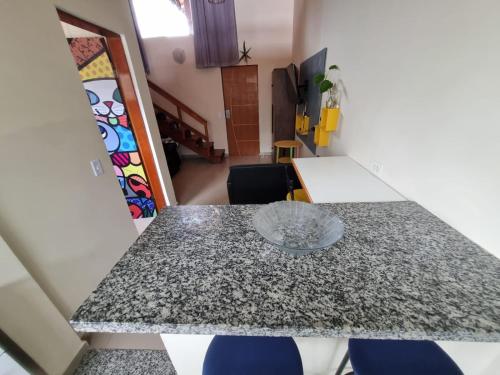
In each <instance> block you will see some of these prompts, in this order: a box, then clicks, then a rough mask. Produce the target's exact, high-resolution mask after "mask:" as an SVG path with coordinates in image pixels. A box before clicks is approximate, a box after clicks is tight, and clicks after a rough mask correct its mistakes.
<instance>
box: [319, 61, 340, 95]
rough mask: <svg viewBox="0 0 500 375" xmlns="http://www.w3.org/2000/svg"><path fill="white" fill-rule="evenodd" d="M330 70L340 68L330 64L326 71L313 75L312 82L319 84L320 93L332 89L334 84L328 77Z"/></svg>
mask: <svg viewBox="0 0 500 375" xmlns="http://www.w3.org/2000/svg"><path fill="white" fill-rule="evenodd" d="M332 70H340V68H339V67H338V66H337V65H330V67H329V68H328V71H327V72H325V73H320V74H316V75H315V76H314V83H315V84H316V85H318V86H319V91H320V92H321V93H322V94H323V93H324V92H327V91H328V90H330V89H332V88H333V86H334V83H333V82H332V81H330V80H329V79H328V74H329V73H330V72H331V71H332Z"/></svg>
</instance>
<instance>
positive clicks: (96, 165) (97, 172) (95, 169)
mask: <svg viewBox="0 0 500 375" xmlns="http://www.w3.org/2000/svg"><path fill="white" fill-rule="evenodd" d="M90 166H91V168H92V173H94V176H96V177H97V176H102V175H103V174H104V170H103V169H102V164H101V161H100V160H99V159H95V160H91V161H90Z"/></svg>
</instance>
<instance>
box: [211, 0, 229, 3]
mask: <svg viewBox="0 0 500 375" xmlns="http://www.w3.org/2000/svg"><path fill="white" fill-rule="evenodd" d="M225 1H226V0H208V2H209V3H210V4H222V3H223V2H225Z"/></svg>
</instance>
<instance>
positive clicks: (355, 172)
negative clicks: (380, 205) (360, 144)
mask: <svg viewBox="0 0 500 375" xmlns="http://www.w3.org/2000/svg"><path fill="white" fill-rule="evenodd" d="M292 164H293V166H294V168H295V171H296V172H297V174H298V176H299V179H300V181H301V183H302V187H303V189H304V190H306V193H307V195H308V197H309V200H310V201H311V202H312V203H342V202H390V201H404V200H406V199H405V198H404V197H403V196H402V195H400V194H399V193H398V192H397V191H395V190H394V189H392V188H391V187H390V186H389V185H387V184H386V183H384V182H383V181H382V180H380V179H379V178H378V177H376V176H375V175H373V174H371V173H370V172H369V171H368V170H366V169H365V168H363V167H362V166H361V165H359V164H358V163H357V162H356V161H354V160H353V159H351V158H350V157H348V156H328V157H316V158H300V159H293V160H292Z"/></svg>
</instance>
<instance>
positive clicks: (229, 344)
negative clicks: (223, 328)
mask: <svg viewBox="0 0 500 375" xmlns="http://www.w3.org/2000/svg"><path fill="white" fill-rule="evenodd" d="M257 374H258V375H303V370H302V360H301V359H300V353H299V349H298V348H297V345H296V344H295V341H294V340H293V339H292V338H290V337H254V336H215V337H214V338H213V340H212V342H211V343H210V345H209V347H208V350H207V354H206V355H205V360H204V362H203V375H257Z"/></svg>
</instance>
